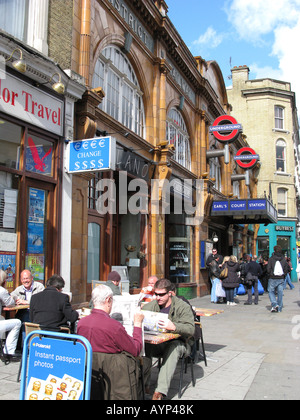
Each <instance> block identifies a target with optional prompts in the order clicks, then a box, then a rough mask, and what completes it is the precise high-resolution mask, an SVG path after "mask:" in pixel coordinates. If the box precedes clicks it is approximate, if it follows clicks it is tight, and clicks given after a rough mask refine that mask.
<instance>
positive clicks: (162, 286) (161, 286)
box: [155, 279, 172, 292]
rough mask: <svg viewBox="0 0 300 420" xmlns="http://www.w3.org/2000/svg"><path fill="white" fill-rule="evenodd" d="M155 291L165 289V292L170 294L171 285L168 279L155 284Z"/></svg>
mask: <svg viewBox="0 0 300 420" xmlns="http://www.w3.org/2000/svg"><path fill="white" fill-rule="evenodd" d="M155 289H166V291H167V292H170V290H171V289H172V283H171V282H170V280H168V279H161V280H158V281H157V282H156V283H155Z"/></svg>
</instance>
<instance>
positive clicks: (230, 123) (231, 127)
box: [209, 115, 242, 143]
mask: <svg viewBox="0 0 300 420" xmlns="http://www.w3.org/2000/svg"><path fill="white" fill-rule="evenodd" d="M209 131H210V132H211V133H213V135H214V136H215V138H216V139H217V140H218V141H219V142H221V143H233V142H234V141H235V140H236V138H237V137H238V135H239V133H240V132H241V131H242V126H241V124H239V123H238V122H237V120H236V119H235V118H234V117H232V116H231V115H221V116H220V117H218V118H217V119H216V120H215V121H214V123H213V125H212V126H210V127H209Z"/></svg>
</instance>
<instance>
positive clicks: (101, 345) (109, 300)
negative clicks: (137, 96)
mask: <svg viewBox="0 0 300 420" xmlns="http://www.w3.org/2000/svg"><path fill="white" fill-rule="evenodd" d="M92 302H93V309H92V313H91V315H89V316H87V317H85V318H83V319H81V320H80V321H79V322H78V326H77V333H78V334H79V335H82V336H83V337H85V338H86V339H87V340H88V341H89V342H90V343H91V346H92V350H93V353H94V355H95V354H96V353H102V354H106V355H113V354H120V355H121V353H123V352H126V353H129V354H130V355H132V356H134V357H137V356H139V354H140V352H141V350H142V348H143V337H142V322H143V319H144V315H143V314H142V313H140V312H138V313H136V314H135V315H134V319H133V335H132V337H131V336H130V335H128V334H127V332H126V330H125V328H124V327H123V325H122V324H121V323H120V322H118V321H116V320H115V319H112V318H111V317H110V316H109V315H110V313H111V309H112V304H113V292H112V290H111V289H110V287H108V286H106V285H104V284H103V285H102V284H101V285H100V286H97V287H95V289H93V291H92ZM109 360H110V361H111V363H110V364H111V366H110V368H111V369H113V368H115V369H117V372H112V371H108V370H109V368H108V369H107V371H106V372H105V373H106V375H107V376H111V380H112V382H115V381H116V375H117V382H118V383H111V385H110V386H109V387H108V388H111V390H112V391H111V392H113V390H114V388H118V387H119V386H120V384H121V383H122V384H123V383H124V382H123V380H124V378H123V377H124V375H127V376H128V370H127V368H126V367H125V366H124V365H123V364H122V365H120V363H124V362H120V360H119V361H117V360H114V361H113V360H112V359H110V358H109ZM143 362H144V363H143V365H144V374H145V377H146V376H147V375H148V373H149V371H150V367H151V361H150V360H149V359H146V358H143ZM124 368H125V369H124ZM120 381H122V382H120ZM125 383H126V381H125ZM123 386H124V385H123ZM92 388H93V387H92ZM94 395H95V394H94ZM113 395H114V396H115V395H116V393H115V392H114V393H113ZM115 398H117V397H116V396H115Z"/></svg>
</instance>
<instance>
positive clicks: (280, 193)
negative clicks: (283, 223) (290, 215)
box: [277, 188, 287, 217]
mask: <svg viewBox="0 0 300 420" xmlns="http://www.w3.org/2000/svg"><path fill="white" fill-rule="evenodd" d="M277 210H278V216H279V217H280V216H281V217H286V216H287V190H286V189H285V188H278V190H277Z"/></svg>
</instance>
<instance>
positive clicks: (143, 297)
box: [139, 276, 158, 305]
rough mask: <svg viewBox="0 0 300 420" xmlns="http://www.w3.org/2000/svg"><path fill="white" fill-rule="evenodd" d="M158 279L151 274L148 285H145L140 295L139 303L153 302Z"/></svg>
mask: <svg viewBox="0 0 300 420" xmlns="http://www.w3.org/2000/svg"><path fill="white" fill-rule="evenodd" d="M157 281H158V278H157V277H156V276H150V277H149V278H148V286H146V287H143V288H142V290H141V293H140V296H139V305H140V304H143V303H148V302H152V300H153V299H155V297H154V286H155V283H156V282H157Z"/></svg>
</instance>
